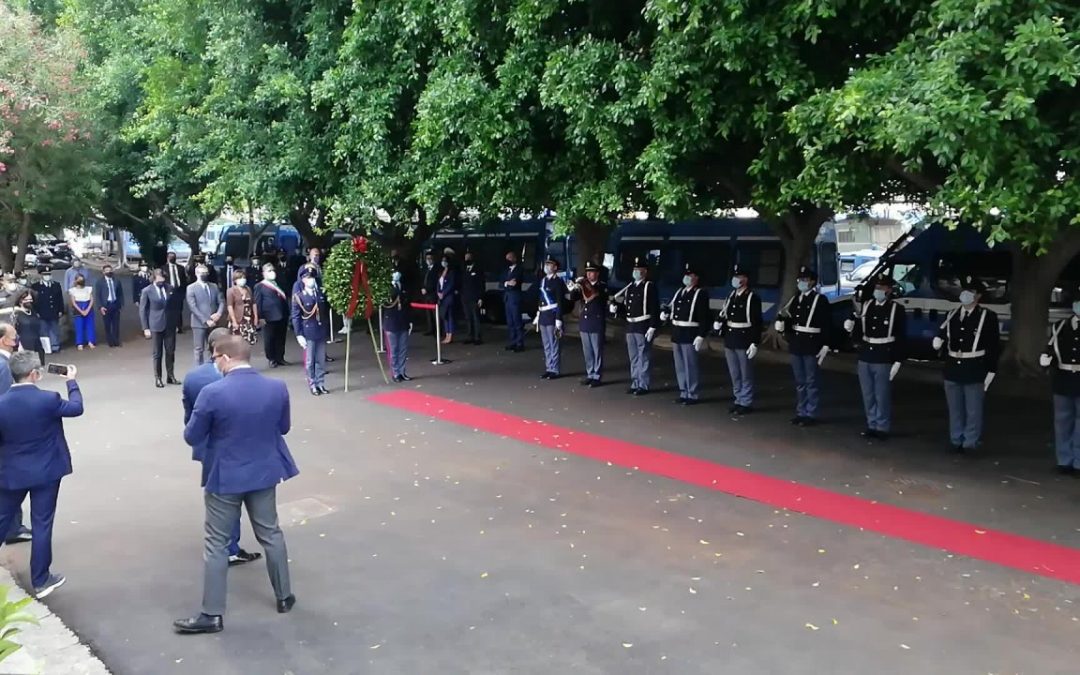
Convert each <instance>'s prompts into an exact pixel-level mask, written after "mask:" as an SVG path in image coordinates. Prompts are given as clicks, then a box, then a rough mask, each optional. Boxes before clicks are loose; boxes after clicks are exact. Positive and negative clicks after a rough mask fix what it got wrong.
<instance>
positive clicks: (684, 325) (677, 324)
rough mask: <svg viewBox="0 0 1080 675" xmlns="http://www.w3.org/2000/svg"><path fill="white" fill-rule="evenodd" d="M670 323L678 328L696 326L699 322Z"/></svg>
mask: <svg viewBox="0 0 1080 675" xmlns="http://www.w3.org/2000/svg"><path fill="white" fill-rule="evenodd" d="M671 325H672V326H678V327H679V328H697V327H698V326H700V325H701V324H700V323H698V322H697V321H672V322H671Z"/></svg>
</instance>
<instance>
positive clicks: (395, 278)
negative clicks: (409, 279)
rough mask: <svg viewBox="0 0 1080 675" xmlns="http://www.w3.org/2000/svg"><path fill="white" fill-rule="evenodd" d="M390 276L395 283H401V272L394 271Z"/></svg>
mask: <svg viewBox="0 0 1080 675" xmlns="http://www.w3.org/2000/svg"><path fill="white" fill-rule="evenodd" d="M390 278H391V279H392V280H393V282H394V283H395V284H398V283H401V272H394V273H393V274H391V275H390Z"/></svg>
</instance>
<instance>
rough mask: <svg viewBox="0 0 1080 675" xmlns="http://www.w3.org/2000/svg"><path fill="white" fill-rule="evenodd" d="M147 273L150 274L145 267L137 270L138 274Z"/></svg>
mask: <svg viewBox="0 0 1080 675" xmlns="http://www.w3.org/2000/svg"><path fill="white" fill-rule="evenodd" d="M149 272H150V270H149V269H147V268H145V267H140V268H139V274H148V273H149Z"/></svg>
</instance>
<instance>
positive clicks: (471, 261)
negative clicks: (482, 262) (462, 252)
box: [465, 258, 473, 265]
mask: <svg viewBox="0 0 1080 675" xmlns="http://www.w3.org/2000/svg"><path fill="white" fill-rule="evenodd" d="M472 263H473V260H472V258H465V264H466V265H471V264H472Z"/></svg>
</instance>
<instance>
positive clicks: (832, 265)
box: [817, 241, 839, 286]
mask: <svg viewBox="0 0 1080 675" xmlns="http://www.w3.org/2000/svg"><path fill="white" fill-rule="evenodd" d="M817 253H818V262H817V273H818V283H819V284H821V285H822V286H832V285H833V284H835V283H837V282H838V281H839V273H838V270H837V267H836V264H837V252H836V244H834V243H832V242H831V241H827V242H823V243H821V244H818V247H817Z"/></svg>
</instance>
